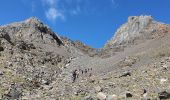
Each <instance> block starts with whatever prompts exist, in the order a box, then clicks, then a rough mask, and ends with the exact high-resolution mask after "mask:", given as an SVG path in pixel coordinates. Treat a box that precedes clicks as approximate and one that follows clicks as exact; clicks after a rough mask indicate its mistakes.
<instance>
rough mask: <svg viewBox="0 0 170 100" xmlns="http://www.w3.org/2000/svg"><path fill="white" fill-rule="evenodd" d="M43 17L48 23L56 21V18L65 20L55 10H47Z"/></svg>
mask: <svg viewBox="0 0 170 100" xmlns="http://www.w3.org/2000/svg"><path fill="white" fill-rule="evenodd" d="M45 15H46V17H47V19H48V20H50V21H56V19H57V18H61V19H62V20H64V19H65V17H64V15H63V14H62V13H61V12H60V11H58V10H57V9H55V8H49V9H48V11H46V12H45Z"/></svg>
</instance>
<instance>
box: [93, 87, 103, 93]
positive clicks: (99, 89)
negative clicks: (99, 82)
mask: <svg viewBox="0 0 170 100" xmlns="http://www.w3.org/2000/svg"><path fill="white" fill-rule="evenodd" d="M94 88H95V91H96V92H101V91H102V90H103V89H102V88H101V87H100V86H96V87H94Z"/></svg>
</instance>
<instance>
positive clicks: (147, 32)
mask: <svg viewBox="0 0 170 100" xmlns="http://www.w3.org/2000/svg"><path fill="white" fill-rule="evenodd" d="M168 27H169V26H168V25H166V24H163V23H159V22H156V21H155V20H154V19H153V18H152V17H151V16H143V15H142V16H130V17H129V18H128V21H127V22H126V23H125V24H123V25H122V26H121V27H120V28H119V29H118V30H117V31H116V33H115V35H114V37H112V38H111V40H109V41H108V42H107V43H106V44H105V46H104V48H102V50H101V53H104V52H107V53H108V51H109V54H107V53H104V54H103V55H113V54H114V52H120V51H123V50H124V47H127V46H129V45H134V44H139V43H142V42H144V41H146V40H149V39H155V38H161V37H163V36H165V35H166V34H167V33H168V32H169V28H168ZM111 51H113V52H111Z"/></svg>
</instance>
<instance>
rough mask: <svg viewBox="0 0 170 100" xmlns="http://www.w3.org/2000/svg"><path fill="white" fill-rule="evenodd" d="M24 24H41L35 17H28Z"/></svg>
mask: <svg viewBox="0 0 170 100" xmlns="http://www.w3.org/2000/svg"><path fill="white" fill-rule="evenodd" d="M25 22H26V23H30V24H31V23H32V24H42V22H41V21H40V20H39V19H38V18H37V17H30V18H28V19H26V20H25Z"/></svg>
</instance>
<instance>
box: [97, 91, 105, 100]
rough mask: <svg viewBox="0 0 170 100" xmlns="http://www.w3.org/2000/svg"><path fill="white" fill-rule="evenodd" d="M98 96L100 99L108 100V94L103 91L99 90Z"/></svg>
mask: <svg viewBox="0 0 170 100" xmlns="http://www.w3.org/2000/svg"><path fill="white" fill-rule="evenodd" d="M97 98H98V99H99V100H106V98H107V96H106V94H104V93H103V92H99V93H98V94H97Z"/></svg>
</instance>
